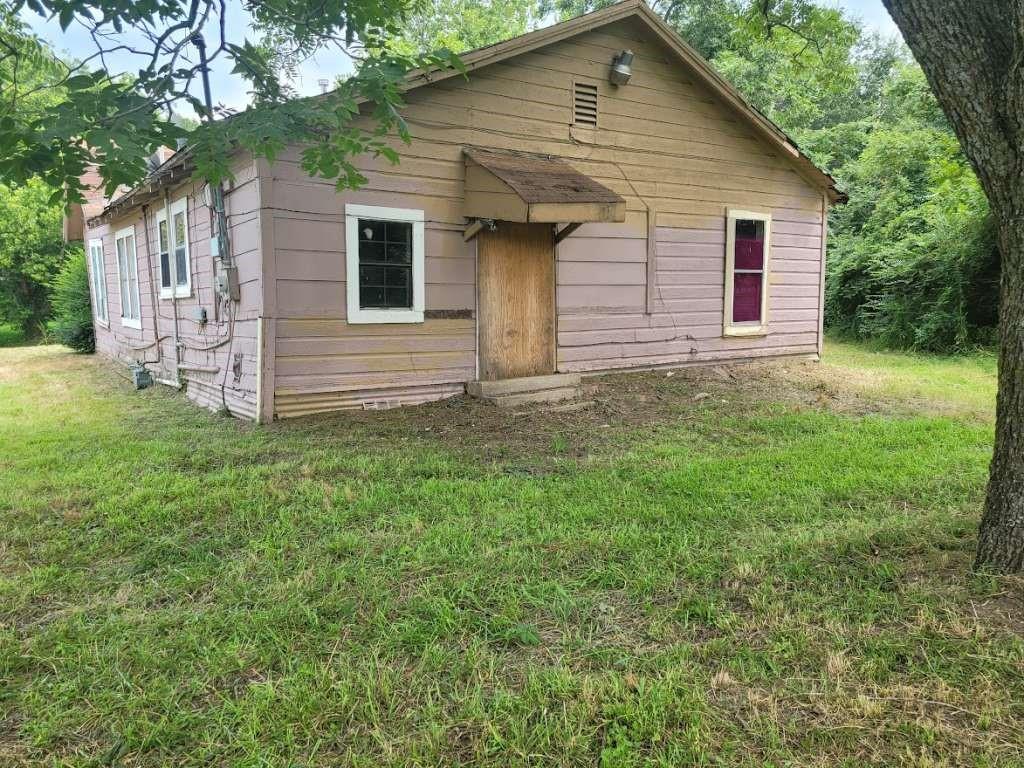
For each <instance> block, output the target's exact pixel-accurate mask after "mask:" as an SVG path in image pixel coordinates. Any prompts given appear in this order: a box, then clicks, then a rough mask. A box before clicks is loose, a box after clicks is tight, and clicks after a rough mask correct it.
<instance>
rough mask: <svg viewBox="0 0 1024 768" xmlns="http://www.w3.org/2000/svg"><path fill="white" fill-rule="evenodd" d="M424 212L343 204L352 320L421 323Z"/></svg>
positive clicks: (349, 306)
mask: <svg viewBox="0 0 1024 768" xmlns="http://www.w3.org/2000/svg"><path fill="white" fill-rule="evenodd" d="M423 262H424V259H423V211H420V210H413V209H410V208H383V207H379V206H375V205H346V206H345V266H346V269H345V280H346V302H347V304H348V321H349V322H350V323H422V322H423V307H424V275H423V269H424V266H423Z"/></svg>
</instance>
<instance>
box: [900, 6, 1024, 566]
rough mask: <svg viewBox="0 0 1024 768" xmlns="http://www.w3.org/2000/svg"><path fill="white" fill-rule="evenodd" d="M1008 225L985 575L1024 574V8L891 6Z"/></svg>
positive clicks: (1002, 240)
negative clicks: (987, 572)
mask: <svg viewBox="0 0 1024 768" xmlns="http://www.w3.org/2000/svg"><path fill="white" fill-rule="evenodd" d="M882 1H883V3H884V4H885V6H886V8H887V9H888V10H889V13H890V14H891V15H892V18H893V20H894V21H895V22H896V25H897V26H898V27H899V28H900V31H901V32H902V33H903V37H904V39H905V40H906V41H907V45H909V46H910V49H911V50H912V51H913V52H914V56H915V57H916V58H917V60H918V62H919V63H920V65H921V68H922V69H923V70H924V73H925V75H926V76H927V78H928V82H929V83H930V84H931V87H932V90H934V91H935V95H936V98H938V100H939V104H940V105H941V106H942V108H943V110H944V111H945V113H946V116H947V117H948V118H949V120H950V123H951V124H952V125H953V129H954V130H955V131H956V133H957V136H958V137H959V139H960V143H961V145H962V146H963V148H964V153H965V154H966V155H967V158H968V159H969V160H970V162H971V165H972V166H973V167H974V170H975V172H976V173H977V174H978V179H979V180H980V181H981V185H982V187H983V189H984V190H985V194H986V196H987V197H988V200H989V204H990V205H991V208H992V212H993V214H994V215H995V216H996V218H997V220H998V225H999V246H1000V251H1001V255H1002V278H1001V286H1000V302H999V312H1000V315H999V332H1000V344H999V398H998V404H997V407H996V440H995V449H994V451H993V454H992V464H991V470H990V474H989V484H988V492H987V494H986V498H985V511H984V514H983V515H982V520H981V526H980V529H979V533H978V550H977V557H976V559H975V568H977V569H982V570H987V571H995V572H1001V573H1016V572H1020V571H1024V0H882Z"/></svg>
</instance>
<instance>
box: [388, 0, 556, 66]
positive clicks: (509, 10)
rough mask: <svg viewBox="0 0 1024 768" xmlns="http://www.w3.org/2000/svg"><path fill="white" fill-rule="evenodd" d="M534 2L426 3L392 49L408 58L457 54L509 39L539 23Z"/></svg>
mask: <svg viewBox="0 0 1024 768" xmlns="http://www.w3.org/2000/svg"><path fill="white" fill-rule="evenodd" d="M538 11H539V8H538V4H537V3H536V2H535V0H426V2H423V3H421V4H420V5H418V6H417V7H416V9H415V10H414V11H413V12H412V13H410V14H409V16H408V18H407V19H406V21H405V24H404V26H403V29H402V32H401V34H400V35H398V37H396V38H395V40H394V42H393V44H392V45H393V48H394V49H395V50H398V51H401V52H402V53H406V54H409V55H415V54H417V53H423V52H425V51H436V50H445V49H446V50H450V51H454V52H455V53H462V52H463V51H467V50H470V49H472V48H480V47H483V46H485V45H490V44H492V43H496V42H498V41H499V40H507V39H509V38H510V37H516V36H518V35H521V34H523V33H524V32H527V31H529V30H530V29H531V28H533V27H534V26H536V25H537V24H538V23H539V22H540V16H539V15H538Z"/></svg>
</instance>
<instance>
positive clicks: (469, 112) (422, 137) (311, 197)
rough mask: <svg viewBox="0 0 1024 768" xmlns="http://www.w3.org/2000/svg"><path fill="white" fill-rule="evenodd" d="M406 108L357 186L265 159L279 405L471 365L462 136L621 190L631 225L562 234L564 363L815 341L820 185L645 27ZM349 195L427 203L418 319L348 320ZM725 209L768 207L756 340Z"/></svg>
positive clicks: (289, 160) (372, 389)
mask: <svg viewBox="0 0 1024 768" xmlns="http://www.w3.org/2000/svg"><path fill="white" fill-rule="evenodd" d="M624 48H629V49H632V50H633V51H634V52H635V53H636V58H635V59H634V63H633V71H634V75H633V78H632V80H631V81H630V83H629V84H628V85H626V86H624V87H621V88H615V87H614V86H611V85H610V84H608V82H607V73H608V67H609V63H610V61H611V59H612V56H613V55H615V54H617V53H618V52H619V51H621V50H622V49H624ZM574 80H580V81H583V82H587V83H591V84H594V85H596V86H597V87H598V91H599V116H598V125H597V128H596V129H592V128H582V127H578V126H573V125H572V99H573V83H574ZM407 101H408V107H407V109H406V110H405V117H406V120H407V122H408V125H409V130H410V132H411V134H412V137H413V139H412V142H411V144H409V145H404V144H401V143H398V142H396V144H395V146H396V148H397V149H398V151H399V152H400V154H401V158H402V159H401V163H400V164H399V165H398V166H389V165H388V164H386V163H383V162H379V161H370V160H360V161H359V162H360V164H361V165H362V167H363V168H364V169H365V173H366V175H367V177H368V179H369V182H368V184H367V185H366V187H365V188H364V189H362V190H361V191H359V192H356V193H345V194H340V195H339V194H337V193H336V192H335V190H334V188H333V185H331V184H329V183H323V182H321V181H318V180H315V179H310V178H309V177H308V176H307V175H306V174H305V173H304V172H303V171H302V170H301V168H300V167H299V164H298V160H299V154H298V152H297V151H293V152H291V153H289V154H287V155H286V156H285V157H283V158H282V159H281V160H280V161H278V162H276V163H275V164H274V165H273V166H271V167H269V168H268V169H267V173H268V174H269V178H268V179H267V180H266V185H267V186H268V187H269V188H270V194H269V196H268V198H267V199H268V200H270V201H271V203H270V206H269V208H268V210H267V211H266V212H265V214H266V217H267V220H268V221H269V230H270V231H271V233H272V242H273V256H272V257H271V256H270V254H269V253H268V258H269V259H270V260H271V261H272V263H271V264H269V265H268V267H267V269H268V271H272V272H273V273H274V277H273V284H272V286H271V285H268V291H273V292H275V293H276V299H275V302H276V303H275V307H276V309H275V312H274V313H273V316H274V318H275V321H274V322H275V323H276V327H275V331H276V342H275V347H274V348H275V353H276V373H275V376H276V384H275V387H274V392H275V397H276V407H275V411H276V413H277V414H278V415H281V416H288V415H295V414H300V413H307V412H314V411H317V410H327V409H330V408H336V407H353V406H354V407H358V406H360V405H361V404H366V403H369V404H371V405H372V404H374V403H376V402H380V401H385V402H387V401H406V402H408V401H415V400H421V399H428V398H432V397H438V396H443V395H445V394H448V393H451V392H455V391H460V390H461V387H462V383H463V382H465V381H468V380H471V379H473V378H474V376H475V367H476V360H475V320H473V319H466V318H469V317H473V318H475V311H476V304H475V302H476V296H475V268H474V254H475V248H474V245H473V244H472V243H470V244H465V243H463V241H462V238H461V236H460V233H461V231H462V229H463V227H464V225H465V219H464V218H463V200H464V175H465V169H464V168H465V165H464V160H463V156H462V150H463V147H465V146H467V145H474V146H482V147H493V148H499V149H514V150H521V151H527V152H539V153H545V154H551V155H555V156H559V157H561V158H564V159H566V160H567V161H569V162H570V163H571V164H572V165H573V166H575V167H576V168H577V169H578V170H580V171H582V172H583V173H586V174H588V175H590V176H592V177H594V178H595V179H597V180H598V181H600V182H601V183H602V184H604V185H605V186H607V187H609V188H611V189H613V190H615V191H616V192H618V193H619V194H621V195H622V196H623V197H624V198H625V199H626V200H627V210H628V212H627V218H626V221H625V223H622V224H588V225H585V226H583V227H581V228H580V229H578V230H577V231H576V232H575V233H573V234H572V235H571V236H570V237H568V238H567V239H565V240H564V241H563V242H562V243H561V244H560V245H559V246H558V249H557V292H556V293H557V316H558V338H557V341H558V350H557V357H558V368H559V370H561V371H600V370H608V369H616V368H626V367H639V366H653V365H666V364H678V363H687V362H695V363H700V362H710V361H714V360H721V359H749V358H758V357H767V356H775V355H813V354H815V353H817V351H818V349H819V346H818V345H819V343H820V318H821V295H822V294H821V286H822V257H823V247H822V243H823V225H824V218H825V217H824V207H825V205H824V197H823V192H822V190H820V189H818V188H816V187H814V186H812V185H811V184H810V183H808V182H807V181H806V180H805V179H804V178H802V177H801V176H800V175H798V173H797V172H796V171H794V170H793V167H792V165H791V164H790V163H789V162H788V161H787V160H786V159H784V158H783V157H781V156H780V155H779V152H778V151H777V150H776V149H774V148H772V147H770V146H769V145H768V144H767V143H766V142H765V141H764V140H762V139H761V138H760V137H759V136H758V135H757V134H756V133H755V131H754V130H753V129H752V128H751V127H749V126H748V124H747V123H746V122H744V121H743V120H742V119H741V118H740V117H738V116H737V115H735V114H734V113H733V112H732V111H731V110H729V108H728V107H726V106H723V105H722V104H721V102H720V100H719V99H718V98H717V97H716V96H714V95H713V94H712V93H711V92H709V91H708V90H707V89H705V88H704V87H703V86H700V85H698V84H697V82H696V81H695V79H694V78H691V77H690V75H689V74H688V72H687V71H686V69H685V68H684V67H682V66H681V65H680V64H678V63H677V61H676V60H675V59H674V58H673V56H672V54H671V53H670V52H669V51H668V50H666V49H665V48H663V46H662V45H661V44H660V43H658V42H655V41H654V40H653V39H652V38H651V36H650V34H649V33H648V32H645V31H644V28H643V27H642V25H641V24H640V23H639V22H636V21H624V22H618V23H616V24H614V25H608V26H605V27H603V28H601V29H598V30H596V31H591V32H587V33H584V34H581V35H579V36H577V37H575V38H572V39H570V40H567V41H563V42H560V43H555V44H552V45H550V46H547V47H545V48H542V49H540V50H538V51H535V52H532V53H528V54H524V55H521V56H518V57H516V58H514V59H511V60H508V61H506V62H502V63H498V64H492V65H489V66H486V67H483V68H481V69H479V70H475V71H473V72H471V73H470V76H469V79H468V80H466V79H463V78H453V79H450V80H446V81H443V82H441V83H437V84H434V85H429V86H424V87H421V88H419V89H416V90H414V91H412V92H410V93H409V94H408V97H407ZM348 202H359V203H368V204H376V205H384V206H393V207H403V208H419V209H422V210H424V211H425V218H426V220H427V237H426V242H427V246H426V261H427V267H426V283H427V285H426V302H427V309H428V319H427V321H426V322H425V323H424V324H423V325H420V326H415V325H394V326H366V325H364V326H353V325H349V324H347V323H346V322H345V254H344V249H345V237H344V234H345V233H344V206H345V204H346V203H348ZM730 208H738V209H744V210H754V211H760V212H764V213H770V214H771V216H772V240H771V248H772V251H771V267H770V277H769V309H768V332H767V334H765V335H763V336H757V337H742V338H735V337H726V336H724V335H723V310H724V297H725V242H726V231H725V230H726V212H727V210H728V209H730ZM268 279H269V278H268ZM431 311H433V316H431ZM445 312H447V313H449V316H450V315H452V314H454V315H455V316H456V317H457V318H459V319H442V317H443V316H444V313H445Z"/></svg>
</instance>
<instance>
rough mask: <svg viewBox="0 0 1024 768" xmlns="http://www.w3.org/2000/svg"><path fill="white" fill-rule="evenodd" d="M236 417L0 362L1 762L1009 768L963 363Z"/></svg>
mask: <svg viewBox="0 0 1024 768" xmlns="http://www.w3.org/2000/svg"><path fill="white" fill-rule="evenodd" d="M831 350H832V352H831V353H830V355H829V356H827V358H826V362H825V363H824V364H822V365H815V364H810V363H796V362H788V363H778V364H773V365H758V366H752V367H745V368H727V367H720V368H713V369H705V370H686V371H679V372H675V373H667V372H664V371H662V372H654V373H637V374H628V375H620V376H611V377H606V378H602V379H596V380H592V381H591V382H590V383H589V384H588V386H589V389H590V391H589V397H590V398H591V399H594V400H596V401H597V405H596V406H595V407H594V408H592V409H590V410H587V411H583V412H580V413H575V414H558V415H553V414H541V413H536V412H529V413H525V414H521V415H516V414H515V413H513V412H509V411H502V410H498V409H494V408H488V407H486V406H483V405H480V404H478V403H473V402H470V401H468V400H464V399H461V398H459V399H455V400H451V401H447V402H443V403H436V404H433V405H428V406H424V407H420V408H411V409H401V410H396V411H389V412H373V413H350V414H341V415H337V416H330V417H323V418H315V419H307V420H300V421H296V422H291V423H280V424H275V425H273V426H272V427H269V428H259V427H253V426H251V425H248V424H244V423H241V422H237V421H233V420H230V419H225V418H222V417H218V416H215V415H211V414H207V413H204V412H200V411H198V410H196V409H195V408H194V407H192V406H190V405H188V404H186V403H185V402H184V400H183V398H182V397H181V396H180V395H178V394H177V393H172V392H170V391H169V390H166V389H163V388H154V389H150V390H147V391H144V392H142V393H135V392H133V391H131V390H130V388H129V387H128V385H127V384H126V383H125V382H124V380H123V379H121V378H119V377H118V376H116V375H115V374H114V372H113V369H112V368H111V367H109V366H108V365H106V364H104V363H103V362H102V361H101V360H99V359H92V358H83V357H76V356H72V355H68V354H65V353H63V352H61V351H59V350H57V349H55V348H35V349H27V350H2V351H0V445H3V450H2V452H0V765H21V764H31V763H45V764H66V765H82V766H85V765H98V764H107V765H166V764H174V765H178V766H183V765H196V766H199V765H204V766H205V765H210V764H216V765H253V766H256V765H261V766H262V765H325V766H326V765H330V766H337V765H352V766H396V767H397V766H414V765H415V766H452V765H487V766H546V765H552V766H555V765H557V766H575V765H580V766H603V767H604V768H611V767H618V766H624V767H626V766H649V765H659V766H680V765H737V766H739V765H744V766H765V765H820V766H835V765H849V766H860V765H895V764H904V765H920V766H933V765H950V766H962V765H978V766H987V765H993V766H994V765H1019V764H1021V761H1024V746H1022V740H1021V733H1022V732H1024V642H1022V639H1021V635H1020V633H1021V630H1022V627H1024V621H1022V613H1024V589H1022V586H1021V583H1020V582H1019V581H1018V580H1014V579H1004V580H996V579H989V578H981V577H972V576H971V575H970V573H969V565H970V560H971V552H972V548H973V545H974V532H975V527H976V524H977V519H978V513H979V509H980V505H981V502H982V498H983V492H984V483H985V477H986V469H987V464H988V460H989V456H990V450H991V440H992V423H991V416H990V413H991V411H992V403H993V396H994V386H995V385H994V364H993V362H992V361H991V359H989V358H962V359H940V358H928V357H913V356H906V355H891V354H888V355H887V354H879V353H872V352H869V351H867V350H865V349H862V348H858V347H852V346H844V345H833V346H832V347H831Z"/></svg>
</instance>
